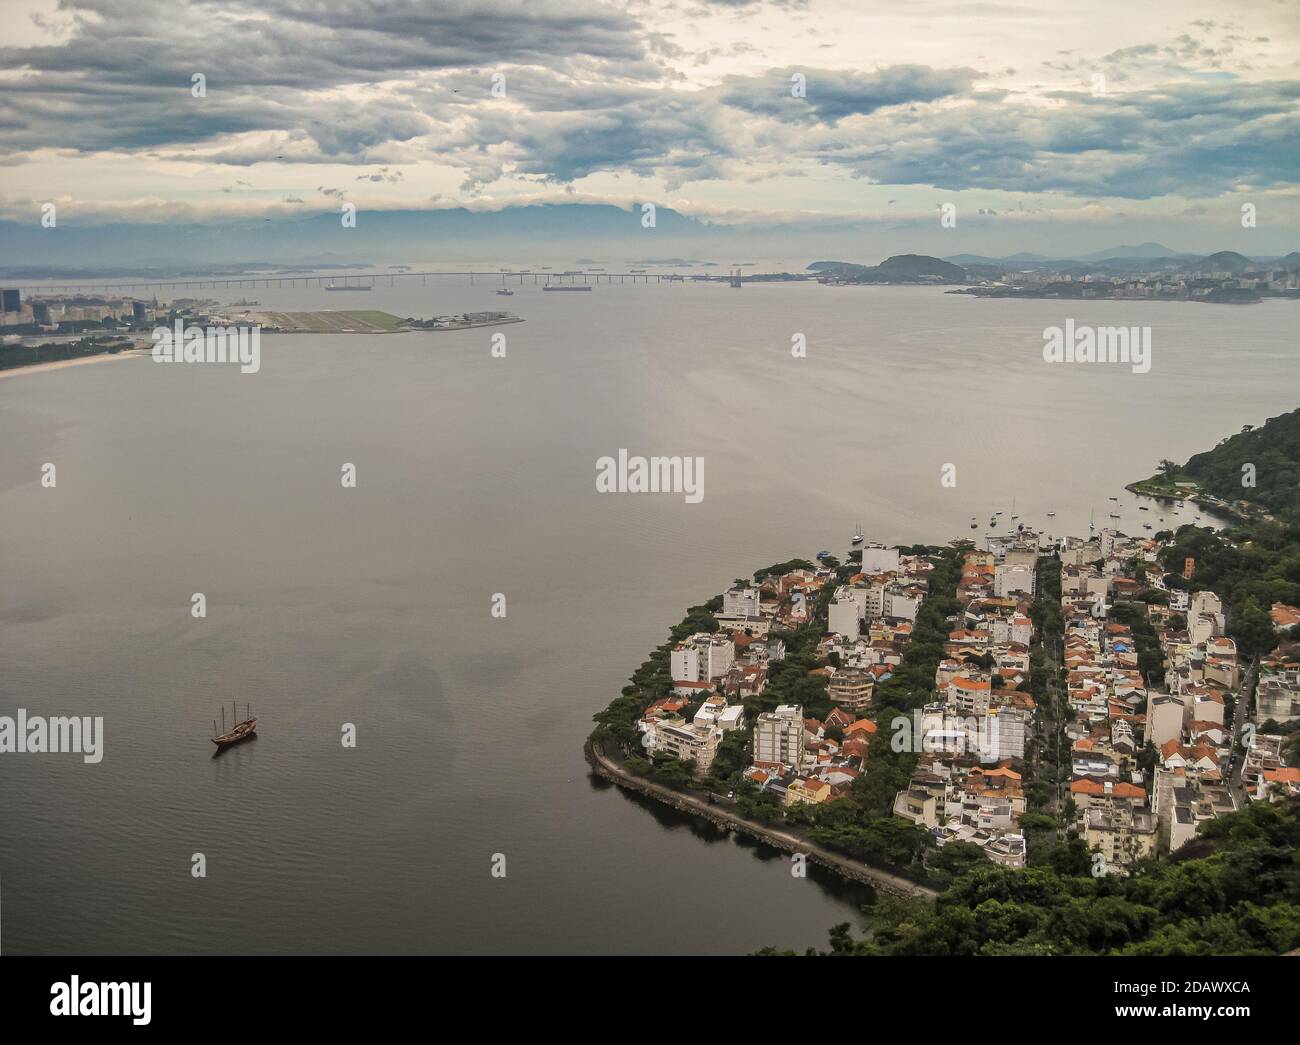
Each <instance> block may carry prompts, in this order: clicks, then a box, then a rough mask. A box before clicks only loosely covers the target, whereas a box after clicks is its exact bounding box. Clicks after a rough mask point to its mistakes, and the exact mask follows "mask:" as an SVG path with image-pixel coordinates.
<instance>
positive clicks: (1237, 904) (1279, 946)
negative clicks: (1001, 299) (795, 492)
mask: <svg viewBox="0 0 1300 1045" xmlns="http://www.w3.org/2000/svg"><path fill="white" fill-rule="evenodd" d="M1297 424H1300V411H1295V412H1293V413H1292V414H1289V415H1285V416H1284V417H1282V418H1274V419H1271V420H1270V421H1269V422H1268V423H1267V424H1266V425H1264V426H1262V427H1261V428H1259V429H1253V430H1252V431H1253V432H1258V433H1260V434H1259V435H1258V436H1257V437H1256V439H1255V440H1254V441H1252V442H1250V443H1248V444H1246V446H1247V449H1248V450H1249V451H1250V452H1252V453H1257V454H1261V455H1264V454H1272V455H1273V456H1272V457H1261V459H1270V460H1273V461H1275V462H1276V463H1278V464H1279V467H1283V466H1287V467H1295V466H1296V463H1297V459H1300V453H1297V448H1296V447H1295V446H1293V445H1292V435H1293V428H1294V426H1295V425H1297ZM1247 434H1249V433H1247ZM1235 440H1236V437H1234V439H1230V440H1226V441H1225V442H1224V443H1223V444H1222V445H1221V447H1220V448H1218V450H1216V451H1212V452H1211V453H1210V454H1209V455H1198V457H1195V458H1193V459H1192V462H1190V463H1189V465H1188V466H1187V469H1188V470H1189V472H1190V473H1191V474H1195V475H1197V476H1200V477H1201V481H1202V482H1204V483H1205V484H1206V486H1207V488H1209V489H1213V488H1214V485H1215V482H1216V480H1215V479H1214V478H1213V477H1214V476H1219V475H1221V474H1226V469H1227V468H1228V464H1230V463H1233V462H1227V463H1225V461H1226V457H1224V455H1227V456H1235V455H1237V454H1238V453H1239V451H1240V449H1241V446H1240V445H1237V444H1236V443H1235ZM1220 451H1221V453H1220ZM1216 453H1218V455H1219V456H1218V457H1216V456H1215V454H1216ZM1239 464H1240V462H1236V465H1238V466H1239ZM1234 470H1235V471H1237V472H1238V473H1239V472H1240V469H1239V467H1235V468H1234ZM1293 487H1294V483H1291V484H1290V486H1289V487H1287V484H1286V483H1285V481H1284V477H1283V478H1281V479H1279V480H1278V481H1277V483H1270V484H1269V485H1268V487H1267V488H1262V487H1258V486H1257V487H1255V488H1247V491H1246V496H1245V498H1244V500H1246V501H1247V502H1251V503H1260V502H1262V503H1265V504H1267V506H1268V508H1269V509H1271V511H1270V512H1269V514H1267V515H1264V514H1254V515H1247V514H1246V513H1241V519H1242V521H1241V522H1240V523H1239V525H1238V526H1236V527H1235V528H1233V529H1231V530H1228V531H1222V532H1216V531H1215V530H1213V529H1210V528H1204V527H1197V526H1194V525H1187V526H1181V527H1180V528H1179V529H1178V530H1177V531H1173V530H1163V531H1160V532H1155V533H1141V535H1137V536H1135V535H1133V534H1131V533H1129V532H1126V529H1129V528H1130V527H1126V526H1125V523H1124V522H1123V521H1120V522H1116V523H1114V524H1113V525H1112V526H1111V527H1108V528H1103V529H1101V530H1100V531H1094V532H1091V533H1089V534H1088V535H1086V536H1066V537H1059V538H1048V537H1047V536H1046V535H1043V534H1039V533H1035V532H1033V531H1030V530H1028V529H1025V528H1024V527H1017V528H1016V529H1015V530H1014V531H1013V532H1011V533H1008V534H1005V535H991V536H987V537H985V538H983V540H982V541H981V542H980V545H979V546H977V545H976V543H975V542H973V541H970V540H955V541H952V542H950V543H949V544H948V545H945V546H922V545H914V546H894V547H886V546H884V545H883V544H877V543H868V544H866V545H864V546H860V547H856V548H854V549H853V550H851V551H850V552H849V553H848V554H847V555H846V557H845V560H844V561H843V562H841V561H840V560H839V559H837V558H836V557H835V556H833V555H831V554H830V553H828V552H821V553H819V554H818V556H816V557H815V558H813V559H793V560H790V561H789V562H785V563H780V564H776V565H773V566H769V567H767V568H765V569H761V570H758V571H756V572H755V573H754V574H753V575H752V577H750V578H742V579H738V580H737V581H736V582H735V583H734V584H733V585H732V586H731V587H730V588H729V589H728V590H727V591H725V592H723V593H721V594H719V595H717V596H715V597H714V598H712V599H710V600H709V601H708V602H706V603H704V604H702V605H698V606H694V607H691V608H690V609H689V610H688V611H687V613H686V615H685V617H684V618H683V619H682V621H681V622H680V623H678V624H677V625H676V626H675V627H673V628H672V629H671V631H670V635H669V640H668V641H667V642H665V643H664V644H663V645H661V646H659V647H658V648H657V649H656V650H655V651H654V652H653V653H651V655H650V656H649V658H648V659H647V660H646V661H645V662H644V663H643V664H642V665H641V666H640V667H639V668H638V669H637V670H636V671H635V672H634V673H633V675H632V677H631V679H630V684H629V685H628V686H626V687H624V689H623V691H622V693H621V694H620V695H619V696H618V697H616V698H615V699H614V700H613V701H612V702H611V704H610V705H609V707H608V708H606V709H605V710H604V711H602V712H600V713H599V714H597V715H596V716H595V721H596V723H597V725H596V729H595V730H594V732H593V733H592V734H591V736H590V738H589V739H588V742H587V745H586V754H587V758H588V761H589V762H590V763H591V765H592V768H593V771H594V772H595V773H596V774H597V775H599V776H601V777H603V778H605V779H607V780H610V781H612V782H614V783H615V784H616V785H618V786H619V787H621V788H626V789H629V790H633V791H637V792H639V793H641V794H643V795H646V796H648V797H650V798H652V799H655V800H657V801H661V802H664V803H666V804H668V805H671V806H673V807H674V808H676V809H678V810H680V811H682V812H684V813H687V814H690V815H696V816H701V817H705V818H707V819H709V820H711V821H713V822H714V823H715V824H717V825H719V826H721V827H723V828H727V829H731V830H735V831H738V832H741V833H744V834H747V835H750V836H751V837H754V838H757V839H759V840H761V841H762V842H764V843H765V844H767V845H770V846H772V847H774V848H776V849H778V850H781V851H783V852H786V853H790V854H792V856H791V869H792V873H794V874H796V875H798V874H799V871H798V870H797V868H798V867H799V866H800V865H802V864H803V863H806V862H814V863H818V864H821V865H823V866H825V867H827V868H829V869H831V870H833V871H835V872H836V873H838V874H841V875H844V876H846V877H849V878H853V879H856V880H859V881H864V882H869V883H871V884H872V885H873V886H875V887H876V888H877V889H878V890H880V891H882V892H886V893H890V894H893V895H894V896H895V897H896V900H895V902H894V903H893V904H884V905H881V904H877V905H876V906H875V907H873V908H869V909H868V911H867V913H868V916H869V921H870V925H871V929H870V933H869V935H868V937H866V938H864V939H861V940H858V939H854V938H853V937H852V936H851V935H850V934H849V931H848V927H847V926H840V927H837V928H836V929H835V930H834V931H833V933H832V936H831V943H832V950H834V951H839V952H844V953H983V954H998V953H1028V954H1047V953H1080V954H1082V953H1175V952H1183V953H1185V951H1183V948H1184V947H1185V946H1186V943H1185V941H1187V940H1190V939H1195V938H1198V937H1206V936H1209V937H1213V938H1214V942H1212V943H1207V944H1206V945H1205V946H1206V953H1227V952H1233V953H1236V952H1238V951H1240V952H1245V953H1261V954H1262V953H1279V952H1281V951H1285V950H1289V949H1292V948H1294V947H1296V946H1300V905H1297V904H1295V903H1294V902H1290V901H1288V900H1287V899H1286V898H1285V897H1284V896H1283V895H1282V892H1281V891H1279V890H1275V889H1272V888H1268V887H1265V886H1264V885H1262V884H1259V882H1253V881H1252V880H1250V879H1248V878H1247V877H1246V876H1237V875H1235V874H1234V873H1233V872H1232V871H1231V867H1232V866H1233V864H1234V862H1235V861H1238V860H1241V859H1246V858H1247V857H1246V854H1247V853H1249V852H1251V851H1253V850H1255V849H1258V848H1259V847H1261V846H1263V847H1265V848H1267V847H1268V846H1273V847H1275V849H1277V851H1279V852H1282V851H1290V849H1294V847H1296V846H1297V845H1300V643H1298V642H1297V639H1300V634H1298V631H1300V628H1298V627H1297V625H1298V624H1300V576H1297V575H1295V572H1294V569H1293V568H1290V567H1288V566H1287V564H1288V563H1292V564H1293V563H1294V562H1296V561H1300V539H1298V538H1297V537H1296V532H1297V531H1296V528H1295V520H1296V519H1297V518H1298V517H1300V513H1297V511H1296V507H1295V502H1294V493H1293ZM1283 488H1285V489H1283ZM1255 491H1259V492H1258V493H1256V492H1255ZM1286 496H1289V497H1290V498H1291V500H1290V502H1282V501H1279V498H1283V497H1286ZM1218 499H1219V500H1222V501H1225V502H1226V500H1227V498H1226V497H1224V496H1222V494H1219V495H1218ZM1141 510H1142V509H1141V508H1139V509H1138V511H1141ZM1136 521H1137V520H1134V522H1136ZM1145 528H1146V527H1144V529H1145ZM1242 547H1250V548H1251V549H1252V552H1251V554H1250V555H1249V556H1247V557H1245V558H1243V556H1242V553H1241V551H1239V550H1238V549H1240V548H1242ZM1287 847H1290V849H1288V848H1287ZM1193 866H1197V867H1203V870H1201V871H1198V872H1197V873H1200V874H1205V875H1209V876H1212V877H1214V878H1215V879H1216V880H1219V881H1221V882H1222V886H1221V888H1222V890H1223V892H1222V893H1221V894H1220V896H1219V898H1218V899H1214V900H1205V901H1204V902H1202V901H1197V902H1195V903H1192V904H1191V906H1190V907H1188V906H1187V903H1186V890H1185V889H1184V888H1183V887H1181V886H1179V885H1177V884H1176V881H1175V879H1177V878H1178V877H1179V876H1180V875H1183V874H1185V873H1190V872H1189V871H1187V870H1185V869H1188V868H1191V867H1193ZM1288 866H1289V867H1290V870H1288V871H1287V872H1286V873H1287V874H1288V875H1289V876H1290V877H1289V879H1288V880H1289V881H1291V882H1292V887H1296V886H1300V877H1297V876H1298V875H1300V871H1297V870H1296V868H1295V866H1294V863H1293V862H1288ZM1049 880H1050V881H1049ZM1152 881H1155V882H1161V881H1168V882H1169V901H1168V904H1167V905H1163V906H1162V905H1161V904H1160V903H1157V905H1156V907H1155V908H1154V909H1151V910H1144V913H1142V914H1141V915H1140V916H1139V915H1138V914H1137V913H1136V912H1137V910H1138V908H1139V906H1140V905H1144V904H1146V905H1148V906H1149V904H1150V901H1149V900H1148V899H1147V896H1148V895H1149V890H1150V889H1151V888H1152V886H1151V885H1150V883H1151V882H1152ZM1142 883H1146V884H1142ZM992 896H1010V897H1016V898H1017V899H1015V900H1014V901H1011V902H1015V903H1017V904H1019V905H1020V906H1021V907H1023V908H1024V909H1025V912H1026V914H1025V918H1024V919H1023V920H1022V921H1018V922H1017V923H1016V924H1015V926H1014V927H1011V926H1007V925H1001V923H998V924H997V925H995V924H994V922H995V921H996V919H993V920H990V919H989V918H981V916H980V914H979V912H980V911H982V910H984V908H983V907H982V906H981V905H982V903H983V901H984V898H985V897H992ZM1103 896H1105V897H1110V898H1111V899H1109V900H1107V901H1105V902H1103V901H1102V900H1101V897H1103ZM1180 897H1181V899H1180ZM1105 903H1112V904H1114V905H1116V907H1117V910H1118V909H1119V908H1123V909H1124V911H1125V913H1124V914H1123V915H1122V916H1120V915H1118V914H1117V915H1116V916H1115V918H1111V917H1110V916H1109V915H1104V914H1103V912H1102V910H1101V908H1102V907H1104V906H1105ZM1067 908H1068V909H1069V910H1070V911H1071V912H1072V913H1071V914H1070V915H1068V916H1067V915H1066V914H1065V910H1066V909H1067ZM1130 909H1131V910H1130ZM1258 910H1265V911H1267V912H1269V913H1268V915H1267V919H1270V920H1271V921H1269V924H1274V925H1277V926H1278V929H1277V930H1276V931H1275V930H1272V929H1265V928H1263V927H1262V923H1261V924H1260V925H1259V926H1255V925H1254V920H1255V919H1256V917H1257V915H1256V914H1254V913H1253V912H1254V911H1258ZM1116 918H1118V919H1119V923H1120V924H1116ZM972 919H973V920H972ZM1097 919H1102V920H1103V921H1106V922H1107V925H1108V928H1107V929H1106V930H1105V932H1101V931H1100V928H1094V927H1093V925H1092V923H1093V922H1096V920H1097ZM1283 925H1285V928H1282V926H1283ZM1098 926H1100V923H1098ZM1224 933H1230V934H1235V935H1234V936H1233V939H1232V940H1231V941H1229V940H1228V939H1227V937H1225V936H1223V934H1224ZM956 940H960V941H961V942H960V944H958V943H955V942H954V941H956ZM952 948H957V949H956V950H953V949H952Z"/></svg>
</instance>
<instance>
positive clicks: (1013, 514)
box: [1011, 497, 1020, 522]
mask: <svg viewBox="0 0 1300 1045" xmlns="http://www.w3.org/2000/svg"><path fill="white" fill-rule="evenodd" d="M1019 518H1020V516H1018V515H1017V514H1016V499H1015V498H1014V497H1013V498H1011V521H1012V522H1015V521H1016V520H1017V519H1019Z"/></svg>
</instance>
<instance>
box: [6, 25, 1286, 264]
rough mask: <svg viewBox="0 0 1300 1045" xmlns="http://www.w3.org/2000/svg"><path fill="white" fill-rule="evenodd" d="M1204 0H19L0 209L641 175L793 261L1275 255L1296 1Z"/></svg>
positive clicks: (474, 201)
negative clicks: (875, 0)
mask: <svg viewBox="0 0 1300 1045" xmlns="http://www.w3.org/2000/svg"><path fill="white" fill-rule="evenodd" d="M1223 10H1224V9H1223V5H1222V4H1218V3H1206V2H1197V0H1193V2H1190V3H1179V4H1172V3H1166V4H1155V5H1132V4H1124V3H1118V2H1111V0H1103V2H1102V3H1098V4H1090V5H1087V6H1086V7H1081V6H1079V5H1074V4H1065V3H1059V2H1046V0H1037V2H1033V0H1031V2H1026V3H1019V4H1001V3H944V2H933V3H914V4H909V5H906V7H905V8H899V9H893V8H882V7H879V6H877V5H862V4H852V3H833V2H829V0H784V2H765V0H715V2H705V0H687V2H675V3H646V2H641V0H631V2H628V3H625V4H615V3H587V2H582V3H579V2H576V0H531V2H528V3H519V2H515V0H485V2H478V3H445V4H441V3H440V4H412V3H407V2H398V0H376V2H370V3H361V2H359V0H332V2H329V3H324V4H312V3H305V2H299V0H267V2H261V3H252V2H250V0H220V2H215V3H206V2H193V3H162V2H157V0H133V2H127V0H62V2H59V3H55V2H54V0H30V2H29V0H19V2H13V3H6V4H5V8H4V17H5V23H6V34H5V38H6V45H5V46H3V47H0V99H2V100H3V103H4V106H5V110H6V113H7V115H8V119H7V121H6V122H5V124H4V125H3V126H0V149H2V150H3V153H4V157H5V159H4V175H3V182H2V184H3V192H2V193H0V219H5V220H7V221H11V222H14V223H16V224H17V225H18V226H22V225H25V224H29V223H30V224H36V223H38V222H39V218H40V208H41V205H42V204H44V203H50V202H52V203H54V204H55V205H56V206H57V208H58V214H59V222H60V225H61V226H63V227H72V226H84V225H96V224H101V225H102V224H107V223H113V222H117V223H127V224H168V223H226V222H232V221H248V220H251V219H256V220H259V221H264V220H266V219H270V220H271V222H273V223H278V222H281V221H285V222H292V221H295V220H301V219H302V218H307V217H311V216H314V215H324V214H337V213H338V212H339V209H340V206H341V203H342V202H350V203H353V204H355V206H356V207H357V209H358V211H359V212H363V213H364V212H367V211H369V212H377V211H425V210H438V209H446V208H458V207H465V208H468V209H470V210H474V211H493V210H499V209H501V208H504V207H514V206H519V205H522V204H527V203H536V202H574V203H593V204H599V203H608V204H614V205H616V206H619V207H622V208H625V209H628V210H629V211H630V210H631V208H632V207H633V205H634V204H637V203H639V202H643V201H649V202H654V203H655V204H656V205H658V206H661V207H665V208H671V209H673V210H675V211H677V212H679V213H681V214H682V215H684V216H686V217H688V218H690V219H693V220H694V221H697V222H702V223H705V224H707V225H710V226H713V227H715V235H714V237H713V238H714V239H715V240H716V241H717V242H718V244H719V247H718V248H717V249H719V250H722V249H726V246H729V245H731V244H733V243H744V244H746V245H750V249H752V250H755V251H756V252H758V253H759V254H761V255H764V256H768V257H775V256H784V255H785V253H786V252H787V251H788V249H789V248H790V246H791V242H792V240H791V238H790V237H791V235H792V234H793V236H794V241H793V242H795V243H796V244H797V252H798V253H799V254H800V255H802V254H805V253H807V254H809V260H813V257H814V256H819V255H820V254H822V253H825V251H827V250H829V251H832V252H834V254H835V255H836V256H842V257H845V258H847V259H850V260H868V261H869V260H879V258H881V257H884V256H886V255H888V254H891V253H896V252H900V251H912V250H914V251H917V252H923V253H929V254H934V255H936V256H944V255H954V254H962V253H973V254H984V255H989V256H999V255H1005V254H1013V253H1016V252H1018V251H1033V252H1036V253H1042V254H1048V255H1060V256H1067V255H1071V254H1074V255H1077V254H1086V253H1090V252H1094V251H1096V250H1100V249H1104V248H1107V247H1109V246H1111V245H1115V244H1120V243H1133V244H1137V243H1141V242H1143V241H1151V240H1154V241H1159V242H1161V243H1165V244H1167V245H1168V246H1169V247H1170V248H1171V249H1173V250H1175V251H1180V252H1197V251H1212V250H1219V249H1234V250H1239V251H1241V252H1242V253H1246V254H1252V255H1259V256H1264V255H1270V254H1273V255H1276V254H1284V253H1287V252H1289V251H1291V250H1294V249H1296V248H1297V246H1298V245H1300V244H1298V243H1297V241H1296V237H1295V233H1296V230H1297V229H1300V199H1298V197H1297V190H1296V186H1295V184H1294V182H1295V174H1294V172H1295V170H1296V169H1297V162H1298V161H1300V147H1298V145H1297V143H1298V142H1300V111H1298V104H1300V9H1297V7H1296V5H1294V4H1290V3H1285V2H1279V0H1269V2H1266V3H1262V4H1260V5H1257V6H1254V7H1252V8H1250V9H1249V10H1248V11H1245V10H1234V11H1231V12H1229V13H1227V14H1226V15H1225V14H1224V13H1222V12H1223ZM196 77H201V79H200V80H198V81H197V82H196ZM801 95H802V96H801ZM945 203H947V204H952V205H953V207H954V208H955V215H956V228H942V227H941V226H940V222H939V208H940V207H941V206H942V205H943V204H945ZM1244 204H1251V205H1253V206H1254V207H1255V209H1256V214H1257V218H1256V225H1255V227H1243V226H1242V222H1241V209H1242V206H1243V205H1244ZM717 226H722V228H717ZM733 226H739V228H733ZM778 227H779V229H780V230H781V231H780V233H779V234H778V233H777V231H776V230H777V229H778ZM765 232H766V233H767V236H766V237H765V236H764V233H765ZM819 237H821V238H819ZM4 238H6V230H5V229H3V228H0V240H3V239H4ZM660 238H661V239H667V238H668V237H666V236H663V237H660ZM821 242H825V244H826V247H825V250H819V249H818V246H817V244H819V243H821ZM851 248H856V249H851ZM337 250H338V251H339V252H346V251H347V250H348V246H347V242H346V241H342V242H340V244H339V245H338V248H337ZM647 253H649V254H655V253H662V250H650V251H647ZM720 260H724V261H725V260H730V259H720Z"/></svg>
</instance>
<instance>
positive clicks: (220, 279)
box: [19, 269, 735, 295]
mask: <svg viewBox="0 0 1300 1045" xmlns="http://www.w3.org/2000/svg"><path fill="white" fill-rule="evenodd" d="M447 277H461V278H465V277H468V279H469V282H470V285H471V286H472V285H474V281H475V280H478V281H480V282H484V283H489V282H490V283H492V284H494V285H495V284H496V283H498V282H499V283H500V284H502V285H503V286H509V285H511V284H512V283H513V284H515V285H523V284H526V283H531V284H533V285H541V286H545V285H546V284H555V285H564V286H569V285H579V284H588V285H593V286H594V285H598V284H601V283H611V284H612V283H619V284H626V283H632V284H637V283H641V284H645V285H650V284H654V285H659V284H662V283H686V282H692V283H708V282H714V283H717V282H728V281H731V282H734V281H735V278H734V277H732V276H731V275H729V274H728V275H705V274H703V273H692V274H689V275H682V274H679V273H676V272H550V271H538V270H534V269H523V270H518V271H513V270H512V271H509V272H502V271H499V270H498V271H496V272H478V271H473V270H468V269H467V270H464V271H438V272H409V271H401V272H392V271H385V272H348V273H343V272H337V273H333V274H329V273H325V274H310V275H309V274H298V273H281V274H274V275H272V274H262V275H254V274H248V275H243V276H190V277H184V278H175V279H167V278H160V279H148V278H144V277H132V278H126V279H121V280H94V281H89V280H86V281H83V280H69V281H66V282H60V283H54V282H48V283H45V282H43V283H38V284H24V285H20V288H19V289H20V290H22V291H23V293H24V295H30V294H89V293H105V292H107V293H115V292H116V293H128V292H131V291H142V290H209V289H210V290H215V289H217V288H218V287H223V288H227V289H230V288H236V289H242V288H247V289H250V290H252V289H256V288H258V287H263V288H271V287H290V288H293V287H300V286H301V287H327V286H335V287H358V288H365V287H375V286H390V287H392V286H400V285H402V284H403V283H406V282H408V281H410V280H413V279H418V280H421V281H422V284H423V285H424V286H428V283H429V280H430V279H443V278H447Z"/></svg>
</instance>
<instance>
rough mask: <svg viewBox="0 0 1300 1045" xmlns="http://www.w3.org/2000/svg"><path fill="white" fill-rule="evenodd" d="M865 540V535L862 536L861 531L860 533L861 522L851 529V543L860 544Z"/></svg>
mask: <svg viewBox="0 0 1300 1045" xmlns="http://www.w3.org/2000/svg"><path fill="white" fill-rule="evenodd" d="M865 540H866V537H865V536H863V533H862V524H861V523H858V526H857V529H856V530H854V531H853V541H852V542H851V543H853V544H861V543H862V542H863V541H865Z"/></svg>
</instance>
